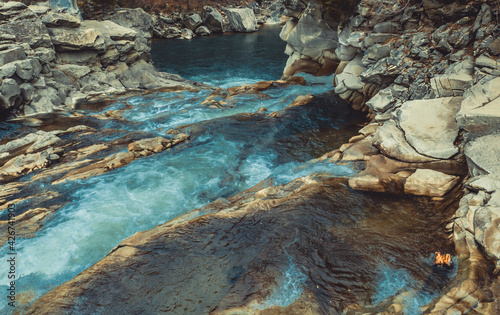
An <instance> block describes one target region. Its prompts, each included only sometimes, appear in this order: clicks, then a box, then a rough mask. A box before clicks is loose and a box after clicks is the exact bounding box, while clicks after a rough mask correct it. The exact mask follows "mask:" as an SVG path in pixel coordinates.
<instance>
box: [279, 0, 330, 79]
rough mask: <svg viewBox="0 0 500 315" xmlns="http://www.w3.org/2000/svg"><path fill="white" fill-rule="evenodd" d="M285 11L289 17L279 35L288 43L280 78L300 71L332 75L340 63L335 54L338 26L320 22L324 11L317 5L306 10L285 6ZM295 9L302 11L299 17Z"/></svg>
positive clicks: (312, 4) (323, 21) (309, 6)
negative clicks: (284, 64) (296, 15)
mask: <svg viewBox="0 0 500 315" xmlns="http://www.w3.org/2000/svg"><path fill="white" fill-rule="evenodd" d="M294 5H295V6H294ZM287 8H288V11H285V14H289V15H290V16H291V18H290V20H289V21H288V22H287V23H286V25H285V26H284V27H283V30H282V31H281V34H280V37H281V39H282V40H284V41H285V42H286V43H287V47H286V50H285V53H286V54H287V55H289V57H288V61H287V64H286V66H285V69H284V71H283V78H285V79H286V78H288V77H290V76H293V75H294V74H296V73H299V72H306V73H312V74H316V75H331V74H332V73H333V72H334V71H335V69H336V67H337V65H338V61H339V59H338V58H337V56H336V55H335V52H334V51H335V48H337V41H338V38H337V23H335V22H333V21H329V20H325V19H323V15H324V12H323V11H322V9H321V7H320V6H319V5H318V4H316V3H309V4H308V5H307V7H305V8H304V7H297V4H294V3H287ZM290 8H292V9H290ZM293 8H294V9H293ZM296 10H301V14H300V17H299V18H297V17H295V16H294V15H295V14H294V12H296Z"/></svg>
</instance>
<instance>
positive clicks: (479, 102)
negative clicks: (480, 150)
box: [456, 78, 500, 132]
mask: <svg viewBox="0 0 500 315" xmlns="http://www.w3.org/2000/svg"><path fill="white" fill-rule="evenodd" d="M499 96H500V78H495V79H493V80H490V81H487V82H484V83H478V84H476V85H474V86H473V87H472V88H470V89H468V90H467V91H465V93H464V98H463V101H462V104H461V108H460V111H459V112H458V113H457V117H456V119H457V122H458V126H459V127H460V128H463V129H465V130H468V131H481V132H484V131H496V130H499V128H500V97H499Z"/></svg>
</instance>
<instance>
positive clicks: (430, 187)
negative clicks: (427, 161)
mask: <svg viewBox="0 0 500 315" xmlns="http://www.w3.org/2000/svg"><path fill="white" fill-rule="evenodd" d="M459 180H460V178H459V177H458V176H452V175H447V174H444V173H441V172H437V171H433V170H429V169H418V170H416V171H415V173H413V174H412V175H410V177H408V178H407V179H406V182H405V184H404V191H405V193H406V194H410V195H420V196H431V197H441V196H443V195H445V194H446V193H447V192H448V191H450V190H451V189H452V188H453V187H455V185H456V184H457V183H458V181H459Z"/></svg>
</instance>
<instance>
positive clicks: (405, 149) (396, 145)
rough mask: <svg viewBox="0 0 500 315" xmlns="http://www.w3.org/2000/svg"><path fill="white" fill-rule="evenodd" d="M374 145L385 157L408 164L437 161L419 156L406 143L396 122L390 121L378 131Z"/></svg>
mask: <svg viewBox="0 0 500 315" xmlns="http://www.w3.org/2000/svg"><path fill="white" fill-rule="evenodd" d="M373 145H374V146H375V147H377V148H378V149H379V150H380V152H382V153H383V154H384V155H385V156H388V157H392V158H395V159H398V160H400V161H406V162H430V161H434V160H435V159H433V158H430V157H427V156H424V155H422V154H419V153H418V152H417V151H415V149H414V148H413V147H412V146H411V145H410V144H409V143H408V142H407V141H406V138H405V136H404V133H403V131H402V130H401V129H399V128H398V126H397V124H396V122H395V121H394V120H388V121H386V122H384V124H383V125H382V126H381V127H380V128H378V129H377V131H376V132H375V136H374V138H373Z"/></svg>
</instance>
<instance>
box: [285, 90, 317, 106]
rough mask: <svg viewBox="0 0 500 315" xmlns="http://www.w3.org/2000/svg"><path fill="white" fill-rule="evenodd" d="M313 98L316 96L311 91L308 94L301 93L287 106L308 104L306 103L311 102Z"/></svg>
mask: <svg viewBox="0 0 500 315" xmlns="http://www.w3.org/2000/svg"><path fill="white" fill-rule="evenodd" d="M313 100H314V96H312V94H311V93H309V94H307V95H299V96H297V97H296V98H295V99H294V100H293V102H292V103H291V104H290V105H288V106H287V107H294V106H302V105H306V104H309V103H310V102H312V101H313Z"/></svg>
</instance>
